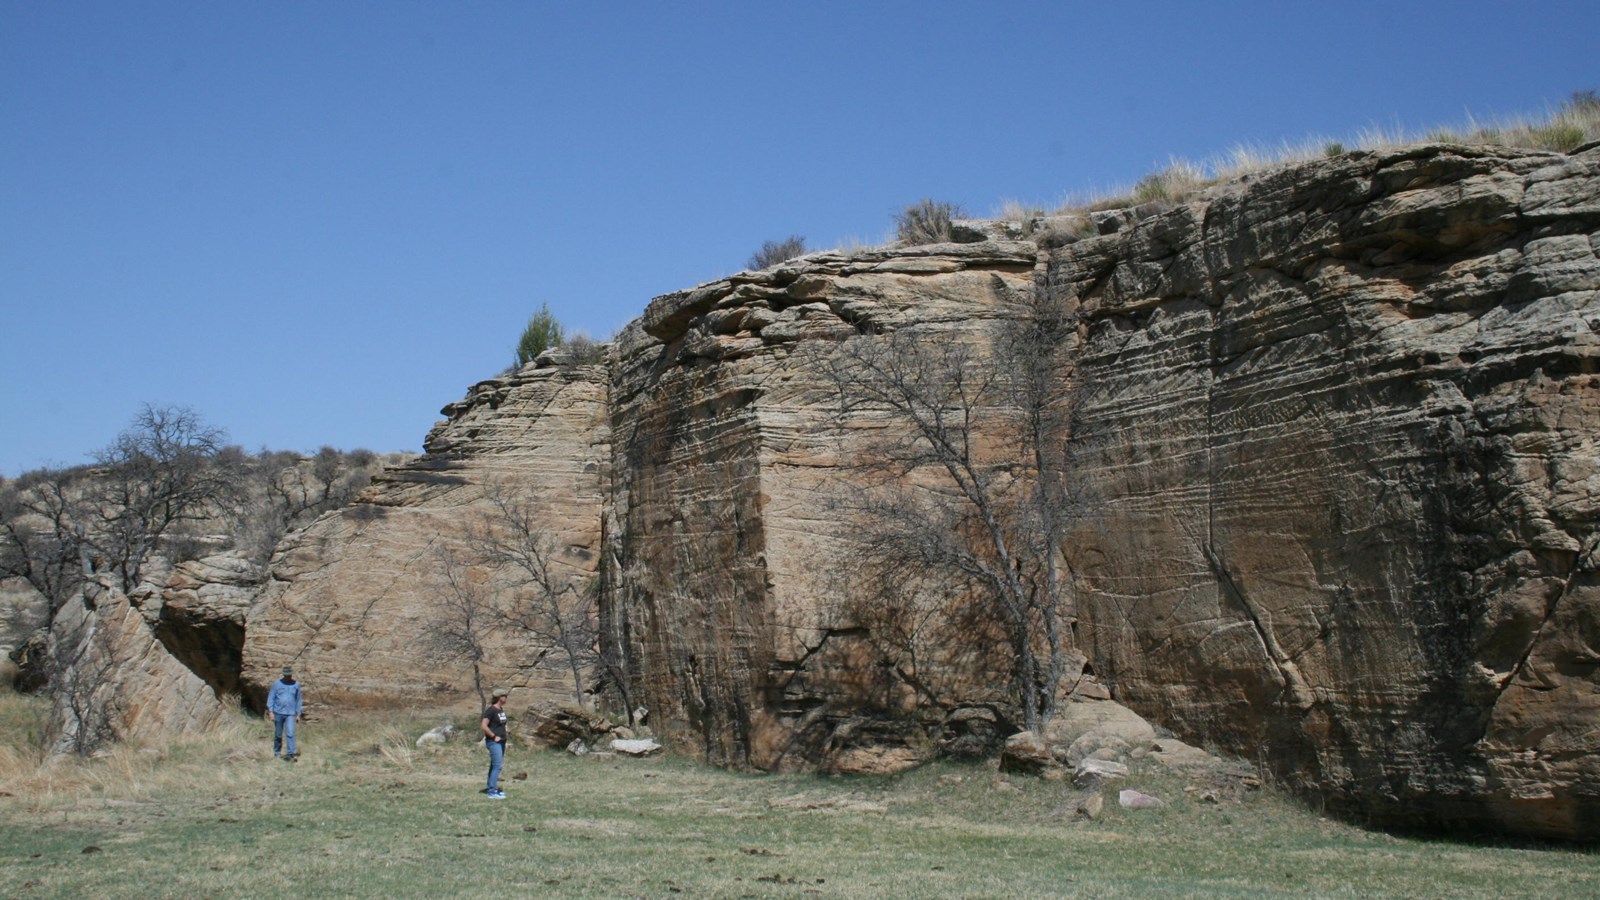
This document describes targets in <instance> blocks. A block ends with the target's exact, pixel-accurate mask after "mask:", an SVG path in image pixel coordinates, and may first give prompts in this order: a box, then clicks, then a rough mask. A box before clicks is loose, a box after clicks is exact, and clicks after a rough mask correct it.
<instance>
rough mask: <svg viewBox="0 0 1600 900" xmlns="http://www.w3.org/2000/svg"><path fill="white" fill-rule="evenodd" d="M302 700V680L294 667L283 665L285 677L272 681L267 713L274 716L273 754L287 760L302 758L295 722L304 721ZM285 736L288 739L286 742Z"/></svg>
mask: <svg viewBox="0 0 1600 900" xmlns="http://www.w3.org/2000/svg"><path fill="white" fill-rule="evenodd" d="M303 708H304V707H303V706H302V705H301V701H300V682H298V681H295V680H294V669H293V668H292V667H290V666H284V667H283V677H282V678H280V679H278V680H277V681H275V682H273V683H272V690H270V691H268V692H267V715H270V716H272V755H273V756H274V757H277V758H281V759H283V760H284V761H285V762H295V761H297V760H299V759H300V751H299V750H297V749H295V745H294V723H296V722H302V721H304V718H303V717H302V716H301V710H302V709H303ZM285 738H287V739H288V742H287V744H285Z"/></svg>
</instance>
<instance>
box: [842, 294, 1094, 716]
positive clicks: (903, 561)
mask: <svg viewBox="0 0 1600 900" xmlns="http://www.w3.org/2000/svg"><path fill="white" fill-rule="evenodd" d="M1013 300H1014V302H1016V303H1017V305H1018V306H1020V307H1021V315H1019V316H1018V317H1017V318H1015V319H1014V320H1011V321H1008V322H1007V323H1006V324H1004V325H1002V326H1000V327H999V328H997V329H996V330H995V331H994V332H993V333H992V334H991V335H989V336H987V339H986V340H985V339H982V338H979V339H976V340H974V339H972V338H963V337H962V336H961V333H959V332H954V331H933V330H931V329H907V330H901V331H896V332H893V333H891V334H890V335H887V336H875V335H863V336H861V337H859V338H856V339H853V340H851V341H849V342H847V343H846V344H845V345H844V347H843V348H842V349H841V350H840V352H839V353H838V354H837V355H836V356H835V357H834V364H833V366H832V375H833V379H834V385H835V387H836V389H837V392H838V397H839V401H840V412H841V415H843V416H845V417H846V418H852V417H860V418H858V421H872V420H876V421H878V422H881V423H883V424H884V426H885V427H884V428H883V429H882V430H883V432H884V433H885V434H886V435H888V437H887V438H886V439H885V440H884V442H883V443H882V444H881V446H880V447H879V448H878V454H879V457H880V460H879V462H878V463H877V464H876V468H877V470H878V471H879V473H880V475H881V476H882V477H881V478H880V479H879V484H878V486H877V487H876V488H875V489H872V490H868V491H864V492H857V493H854V494H853V495H852V496H851V497H850V498H849V499H846V500H845V501H843V505H844V508H845V510H846V511H847V512H849V513H851V514H853V518H854V521H855V522H856V524H857V527H858V529H859V531H858V534H857V535H856V538H857V539H856V542H855V543H856V550H855V552H854V554H853V557H854V559H853V564H854V565H858V566H860V567H861V568H862V570H863V571H871V572H874V573H876V575H875V577H876V578H878V580H880V581H886V582H890V583H896V584H899V585H902V586H908V587H909V588H910V589H909V590H906V591H901V592H898V594H899V595H900V596H902V597H914V596H918V595H919V591H918V590H916V586H917V585H926V586H927V587H929V588H930V589H934V588H936V589H937V590H939V591H940V592H941V593H942V595H943V597H944V598H945V600H947V601H948V602H947V603H945V604H943V605H942V606H941V609H940V615H941V616H942V617H944V618H945V619H946V620H948V621H952V622H965V623H967V624H966V626H965V627H966V629H967V632H966V633H967V634H968V636H969V637H970V638H975V639H981V637H982V636H983V635H984V633H985V632H984V629H985V627H991V628H995V629H998V640H999V642H1000V644H1001V645H1002V646H1004V647H1005V648H1006V649H1007V650H1008V651H1009V656H1010V659H1009V668H1010V680H1011V685H1012V688H1011V692H1012V694H1013V696H1014V698H1015V700H1016V702H1017V704H1018V705H1019V706H1020V707H1021V711H1022V716H1023V719H1024V721H1025V723H1026V725H1027V727H1028V728H1029V729H1037V728H1039V727H1040V726H1041V725H1042V724H1043V723H1045V722H1048V721H1049V720H1050V718H1051V717H1052V716H1053V715H1054V712H1055V703H1056V697H1057V692H1058V689H1059V687H1060V685H1061V683H1062V679H1063V677H1064V676H1065V674H1066V670H1067V666H1068V659H1069V651H1071V650H1072V645H1073V639H1072V635H1071V631H1070V628H1071V625H1072V623H1073V621H1074V619H1073V606H1072V572H1071V569H1070V567H1069V565H1068V563H1067V560H1066V557H1065V556H1064V554H1063V552H1062V543H1063V538H1064V536H1065V532H1066V527H1067V525H1068V524H1069V522H1070V520H1071V519H1072V518H1073V517H1074V516H1075V515H1077V514H1079V512H1080V511H1081V505H1080V504H1079V502H1078V500H1077V499H1076V498H1073V497H1072V496H1070V495H1069V492H1068V490H1067V483H1066V478H1065V471H1066V460H1065V457H1064V454H1065V452H1066V450H1065V448H1066V447H1067V440H1066V437H1067V434H1068V432H1069V430H1070V420H1071V416H1072V411H1073V408H1074V391H1073V388H1072V374H1073V373H1072V371H1071V370H1070V368H1069V367H1068V365H1067V364H1066V362H1065V356H1064V351H1065V350H1066V349H1067V348H1068V347H1069V346H1070V344H1071V342H1072V340H1073V338H1074V337H1075V335H1076V330H1077V321H1076V318H1075V317H1074V316H1073V315H1072V314H1071V313H1070V312H1069V311H1068V310H1067V309H1065V308H1063V307H1061V306H1060V305H1058V304H1056V303H1054V302H1053V301H1049V300H1042V299H1041V300H1032V299H1027V300H1024V299H1019V298H1013ZM969 334H970V332H969ZM934 582H937V585H935V584H934ZM921 593H922V595H923V596H925V594H926V591H924V592H921ZM885 599H886V600H888V601H889V602H891V603H892V602H895V601H894V597H893V596H887V597H885ZM924 602H925V601H924ZM890 612H893V611H886V613H885V615H888V613H890ZM889 620H890V621H891V624H895V625H896V627H899V628H902V629H903V628H904V627H906V626H908V625H912V624H917V623H918V622H919V614H918V613H917V612H916V610H908V611H907V614H906V615H903V616H902V615H898V614H895V615H892V616H889ZM918 627H926V626H925V624H923V625H918Z"/></svg>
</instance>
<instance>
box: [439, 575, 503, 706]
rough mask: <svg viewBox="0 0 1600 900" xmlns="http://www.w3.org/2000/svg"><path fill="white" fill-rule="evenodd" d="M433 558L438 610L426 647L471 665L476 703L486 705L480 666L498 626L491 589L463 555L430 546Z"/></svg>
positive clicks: (482, 665) (440, 654)
mask: <svg viewBox="0 0 1600 900" xmlns="http://www.w3.org/2000/svg"><path fill="white" fill-rule="evenodd" d="M434 560H435V562H436V563H437V565H438V567H439V571H440V573H441V574H442V575H443V576H444V581H445V587H444V590H443V591H441V592H440V594H439V596H438V613H437V615H436V617H435V619H434V628H433V630H432V631H431V632H430V634H429V638H428V648H427V649H428V650H429V651H430V654H431V655H433V656H434V657H435V658H436V659H449V660H456V661H461V662H465V663H466V664H467V665H469V666H470V667H471V668H472V689H473V691H474V692H475V693H476V694H477V695H478V705H479V706H482V707H487V706H488V705H489V696H488V688H487V687H486V686H485V685H484V678H483V668H484V665H485V664H486V663H487V662H489V645H490V641H491V640H492V636H493V634H494V631H495V629H496V628H497V627H498V626H499V624H500V620H501V612H500V609H499V608H498V606H497V605H496V603H495V596H494V590H493V588H492V586H491V585H489V584H488V583H486V579H485V578H484V573H483V572H482V570H481V569H480V568H478V567H474V566H473V565H471V563H470V561H469V560H468V559H467V558H465V557H464V555H463V554H462V553H461V552H460V551H458V550H457V549H455V548H454V547H449V546H446V545H442V544H441V545H439V546H437V547H436V548H435V549H434Z"/></svg>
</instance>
